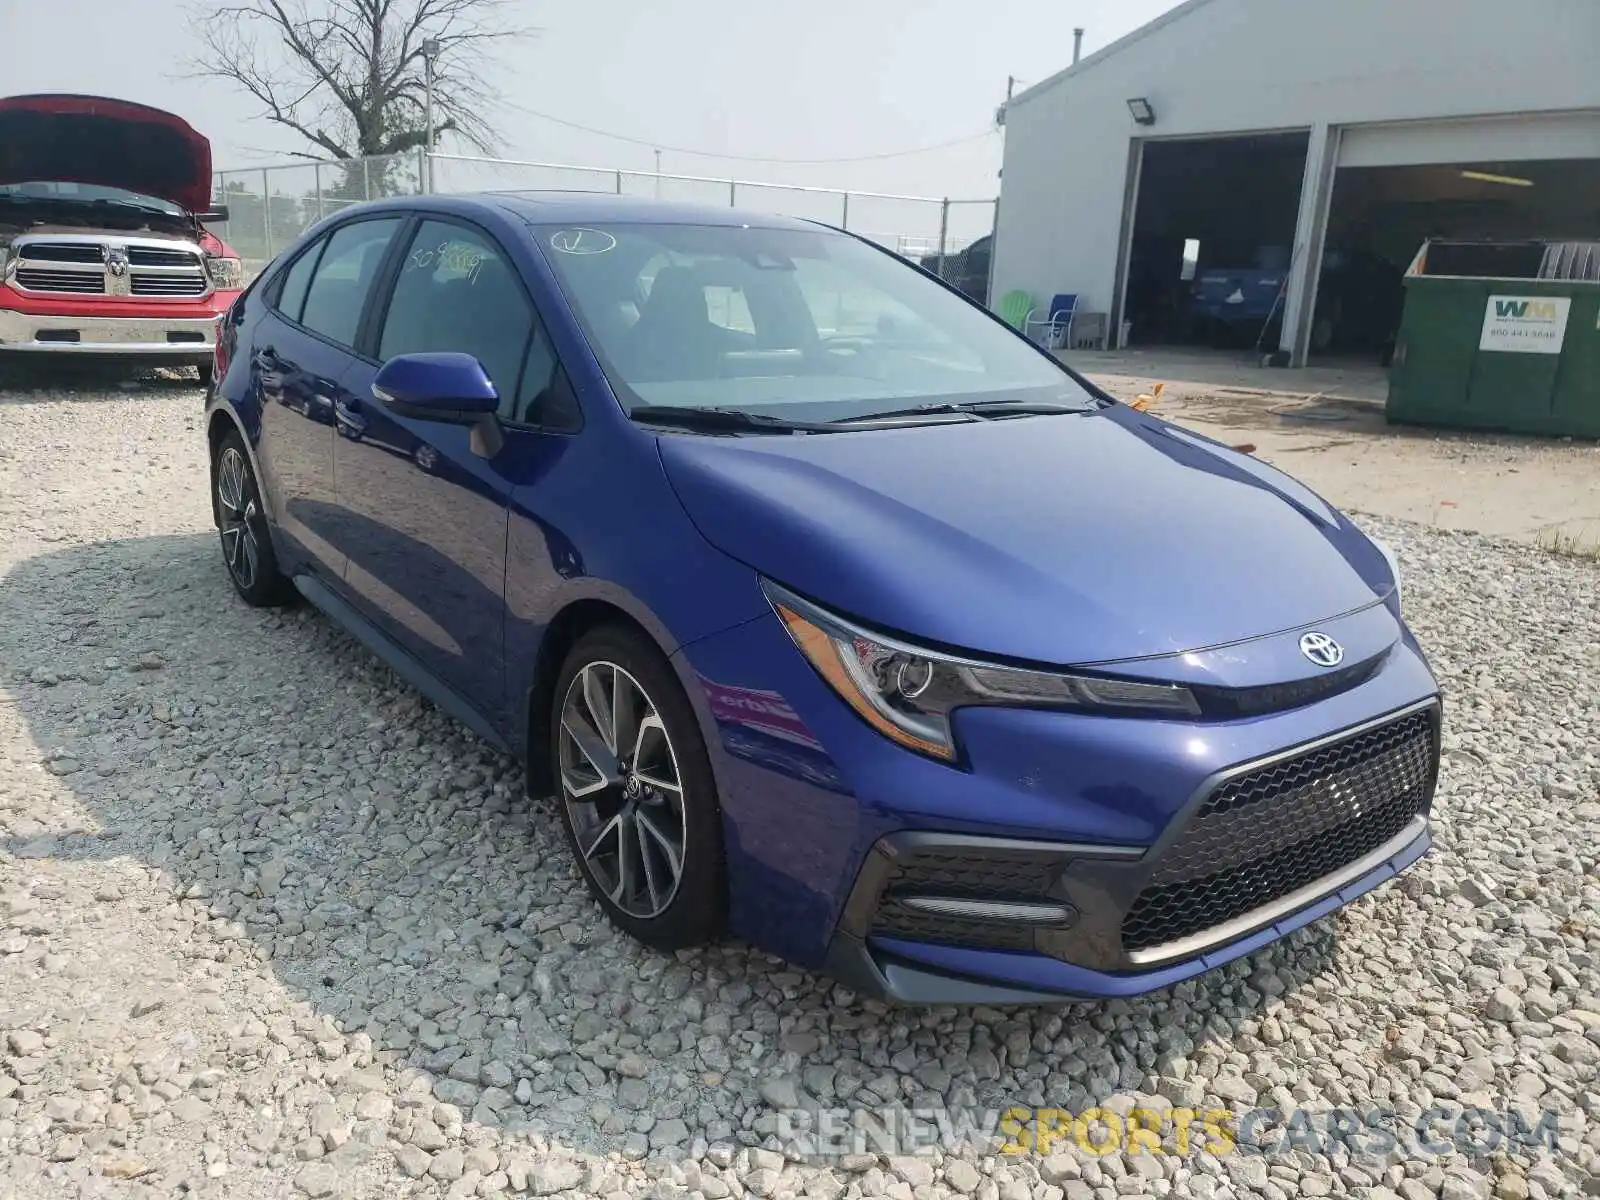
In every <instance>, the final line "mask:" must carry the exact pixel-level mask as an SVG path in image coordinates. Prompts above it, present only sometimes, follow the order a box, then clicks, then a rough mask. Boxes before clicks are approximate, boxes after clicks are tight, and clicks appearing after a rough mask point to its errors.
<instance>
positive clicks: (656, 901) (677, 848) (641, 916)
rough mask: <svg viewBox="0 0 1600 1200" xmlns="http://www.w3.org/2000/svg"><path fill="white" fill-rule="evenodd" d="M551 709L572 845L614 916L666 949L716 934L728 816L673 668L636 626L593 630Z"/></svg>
mask: <svg viewBox="0 0 1600 1200" xmlns="http://www.w3.org/2000/svg"><path fill="white" fill-rule="evenodd" d="M550 708H551V718H550V729H549V737H550V761H551V763H552V764H553V765H554V768H555V783H556V793H557V799H558V800H559V801H560V804H561V815H562V823H563V825H564V826H565V828H566V831H567V843H568V845H570V846H571V847H572V854H573V858H574V859H575V860H576V861H577V863H578V867H579V869H580V870H581V871H582V873H583V877H584V880H585V882H586V883H588V885H589V890H590V891H591V892H592V893H594V896H595V898H596V899H597V900H599V902H600V906H601V907H602V908H603V909H605V911H606V915H607V916H608V917H610V919H611V921H612V923H613V924H615V925H617V926H618V927H619V928H621V929H623V930H624V931H626V932H627V933H629V934H632V935H633V936H634V937H635V938H637V939H638V940H639V941H641V942H644V943H645V944H646V945H648V946H653V947H655V948H656V949H659V950H675V949H679V948H681V947H684V946H694V945H699V944H701V943H703V942H707V941H710V940H711V939H713V938H715V937H716V936H717V934H718V933H720V932H721V929H722V925H723V919H724V915H725V913H726V909H727V903H726V898H725V885H724V870H723V853H722V811H721V806H720V805H719V804H718V802H717V793H716V784H715V782H714V780H713V778H712V774H711V763H710V760H709V758H708V757H707V755H706V748H705V742H704V740H703V739H702V738H701V735H700V728H699V723H698V722H697V721H696V720H695V717H694V711H693V709H692V708H691V707H690V705H689V701H688V698H687V697H686V696H685V695H684V693H683V688H682V686H681V685H680V684H679V683H678V679H677V676H676V675H675V674H674V672H673V670H672V667H671V665H670V664H669V663H668V662H667V660H666V659H665V658H664V657H663V656H662V654H661V652H660V651H659V650H657V649H656V647H655V646H654V645H653V644H652V643H650V642H649V640H648V639H646V638H645V637H643V636H642V635H641V634H639V633H637V632H635V631H633V630H631V629H627V628H623V627H606V628H601V629H597V630H594V631H592V632H590V633H588V634H585V635H584V636H583V637H582V638H580V639H579V640H578V643H577V644H576V645H575V646H573V648H572V650H571V652H570V653H569V654H568V655H567V659H566V662H565V663H564V664H563V665H562V668H561V673H560V675H559V676H558V677H557V680H556V689H555V694H554V697H553V700H552V703H551V706H550Z"/></svg>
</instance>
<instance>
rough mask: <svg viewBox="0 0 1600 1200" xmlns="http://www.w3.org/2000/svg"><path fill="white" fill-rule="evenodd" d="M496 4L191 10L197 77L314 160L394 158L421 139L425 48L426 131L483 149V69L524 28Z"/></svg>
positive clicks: (486, 135) (429, 0)
mask: <svg viewBox="0 0 1600 1200" xmlns="http://www.w3.org/2000/svg"><path fill="white" fill-rule="evenodd" d="M507 7H509V4H508V0H241V2H239V3H233V4H224V5H221V6H218V5H216V4H215V3H205V0H200V2H199V3H198V4H197V5H196V8H195V10H194V16H195V19H196V23H197V25H198V28H199V30H200V36H201V40H202V42H203V44H204V46H205V54H204V55H203V56H201V57H199V58H196V59H193V60H192V61H191V66H192V67H193V69H194V73H195V74H196V75H199V76H205V77H211V78H217V79H226V80H228V81H229V82H230V83H233V84H236V85H237V86H239V87H241V88H243V89H244V90H245V91H246V92H247V93H249V94H250V95H251V96H253V97H254V98H255V99H256V100H257V101H259V102H260V103H261V105H262V108H263V111H264V115H265V116H266V118H267V119H268V120H269V121H272V122H273V123H274V124H277V125H281V126H283V127H284V128H286V129H292V130H294V132H295V133H297V134H299V135H300V136H301V137H303V138H305V139H306V140H307V141H309V142H311V143H312V145H314V146H315V147H317V148H318V151H320V152H321V153H307V152H300V156H301V157H304V158H317V157H321V156H322V153H326V154H331V155H332V156H333V157H335V158H354V157H359V156H362V155H371V154H401V153H404V152H405V151H407V150H414V149H416V148H417V147H418V146H421V145H424V144H425V143H427V141H428V134H427V130H426V129H425V126H426V124H427V121H426V118H425V116H424V99H425V96H424V81H425V71H426V66H425V62H424V58H423V46H424V44H425V43H427V42H429V41H433V42H436V43H437V47H436V48H435V49H436V50H437V54H436V57H435V60H434V62H435V66H434V74H433V107H434V128H433V140H434V144H437V142H438V137H439V135H440V134H442V133H447V132H454V133H455V134H456V135H457V136H458V137H460V138H462V139H463V140H464V141H466V142H467V143H468V144H469V145H471V146H473V147H475V148H477V149H480V150H488V149H491V148H492V147H493V145H494V144H495V141H496V135H495V130H494V126H493V125H492V123H491V121H490V116H489V114H491V113H492V111H493V109H494V108H495V105H496V101H497V97H496V96H495V95H494V94H493V93H492V92H491V91H490V90H489V89H488V88H487V87H486V86H485V84H484V83H483V71H484V68H485V67H486V66H488V65H490V63H491V62H492V60H493V58H494V54H495V51H496V50H497V49H498V48H499V47H500V46H501V45H503V44H505V43H507V42H509V41H512V40H515V39H518V38H522V37H525V36H527V35H528V34H529V33H530V32H531V31H530V30H528V29H526V28H524V27H520V26H516V25H512V24H508V23H507V22H506V21H505V20H504V19H503V18H504V13H505V9H506V8H507Z"/></svg>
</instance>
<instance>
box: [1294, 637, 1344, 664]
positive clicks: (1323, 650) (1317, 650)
mask: <svg viewBox="0 0 1600 1200" xmlns="http://www.w3.org/2000/svg"><path fill="white" fill-rule="evenodd" d="M1300 653H1301V654H1304V655H1305V656H1306V657H1307V658H1309V659H1310V660H1311V661H1312V662H1314V663H1316V664H1317V666H1319V667H1337V666H1338V665H1339V664H1340V663H1342V662H1343V661H1344V647H1343V646H1341V645H1339V643H1338V642H1336V641H1334V640H1333V639H1332V638H1331V637H1329V636H1328V635H1327V634H1325V633H1306V634H1302V635H1301V637H1300Z"/></svg>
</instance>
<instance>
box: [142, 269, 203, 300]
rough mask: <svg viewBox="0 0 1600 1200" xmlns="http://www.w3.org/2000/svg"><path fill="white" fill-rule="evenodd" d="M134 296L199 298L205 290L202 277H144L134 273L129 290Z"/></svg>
mask: <svg viewBox="0 0 1600 1200" xmlns="http://www.w3.org/2000/svg"><path fill="white" fill-rule="evenodd" d="M130 290H131V291H132V293H133V295H135V296H199V295H201V294H203V293H204V292H205V290H206V281H205V277H204V276H203V275H144V274H140V273H139V272H137V271H135V272H134V273H133V284H132V287H131V289H130Z"/></svg>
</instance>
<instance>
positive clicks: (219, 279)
mask: <svg viewBox="0 0 1600 1200" xmlns="http://www.w3.org/2000/svg"><path fill="white" fill-rule="evenodd" d="M206 274H208V275H210V276H211V282H212V283H213V284H215V285H216V286H217V287H219V288H222V289H223V290H224V291H237V290H238V289H240V288H242V287H244V264H243V263H242V262H240V261H239V260H238V259H237V258H212V257H210V256H207V258H206Z"/></svg>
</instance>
